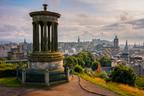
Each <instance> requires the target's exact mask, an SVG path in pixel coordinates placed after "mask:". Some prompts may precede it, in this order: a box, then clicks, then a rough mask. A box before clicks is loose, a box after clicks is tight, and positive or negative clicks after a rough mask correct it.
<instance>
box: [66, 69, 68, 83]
mask: <svg viewBox="0 0 144 96" xmlns="http://www.w3.org/2000/svg"><path fill="white" fill-rule="evenodd" d="M66 75H67V76H66V77H67V80H68V81H69V67H67V69H66Z"/></svg>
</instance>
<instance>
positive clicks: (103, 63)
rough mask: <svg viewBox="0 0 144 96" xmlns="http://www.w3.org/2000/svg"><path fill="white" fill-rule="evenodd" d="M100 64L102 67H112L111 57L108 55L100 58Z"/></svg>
mask: <svg viewBox="0 0 144 96" xmlns="http://www.w3.org/2000/svg"><path fill="white" fill-rule="evenodd" d="M99 61H100V64H101V66H102V67H111V63H112V61H111V58H109V57H107V56H103V57H102V58H100V60H99Z"/></svg>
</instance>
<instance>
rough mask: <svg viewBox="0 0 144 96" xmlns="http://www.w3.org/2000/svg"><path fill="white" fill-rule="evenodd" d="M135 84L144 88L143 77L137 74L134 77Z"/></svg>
mask: <svg viewBox="0 0 144 96" xmlns="http://www.w3.org/2000/svg"><path fill="white" fill-rule="evenodd" d="M136 86H137V87H140V88H144V77H140V76H138V77H137V78H136Z"/></svg>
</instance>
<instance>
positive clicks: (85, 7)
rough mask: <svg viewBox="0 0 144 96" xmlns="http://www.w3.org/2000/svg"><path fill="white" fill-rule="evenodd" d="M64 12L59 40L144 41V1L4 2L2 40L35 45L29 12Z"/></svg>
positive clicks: (0, 15) (0, 1)
mask: <svg viewBox="0 0 144 96" xmlns="http://www.w3.org/2000/svg"><path fill="white" fill-rule="evenodd" d="M43 3H47V4H48V10H49V11H55V12H60V13H61V14H62V17H61V18H60V20H59V41H64V42H71V41H77V37H78V36H80V38H81V41H87V40H91V39H95V38H96V39H99V38H100V39H105V40H111V41H112V40H113V38H114V36H115V35H118V37H119V39H120V43H121V44H124V43H125V41H126V40H128V42H129V44H134V43H137V44H139V43H143V41H144V39H143V38H144V34H143V32H144V8H143V5H144V1H143V0H138V1H137V0H23V1H22V0H0V21H2V22H0V25H1V26H0V36H1V38H0V40H7V41H14V42H15V41H18V42H19V41H23V39H24V38H25V39H27V41H28V42H32V24H31V18H29V15H28V13H29V12H31V11H35V10H39V9H41V10H42V7H41V6H39V5H41V4H43Z"/></svg>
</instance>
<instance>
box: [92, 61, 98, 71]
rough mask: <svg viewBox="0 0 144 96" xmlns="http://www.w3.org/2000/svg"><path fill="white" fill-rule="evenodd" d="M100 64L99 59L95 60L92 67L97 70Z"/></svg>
mask: <svg viewBox="0 0 144 96" xmlns="http://www.w3.org/2000/svg"><path fill="white" fill-rule="evenodd" d="M98 64H99V62H98V61H94V62H93V63H92V66H91V69H92V70H93V71H95V70H97V68H98Z"/></svg>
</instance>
